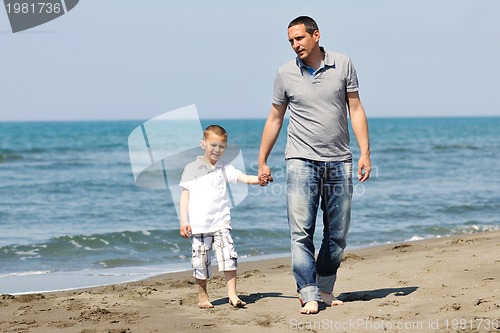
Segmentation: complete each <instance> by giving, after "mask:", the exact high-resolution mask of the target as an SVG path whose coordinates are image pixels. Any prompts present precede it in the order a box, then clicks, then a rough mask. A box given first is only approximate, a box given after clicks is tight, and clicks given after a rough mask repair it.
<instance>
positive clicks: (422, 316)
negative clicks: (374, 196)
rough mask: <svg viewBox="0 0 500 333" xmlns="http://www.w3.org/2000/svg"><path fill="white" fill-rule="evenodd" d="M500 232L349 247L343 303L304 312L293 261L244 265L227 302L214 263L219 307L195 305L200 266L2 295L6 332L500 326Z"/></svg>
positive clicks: (0, 313)
mask: <svg viewBox="0 0 500 333" xmlns="http://www.w3.org/2000/svg"><path fill="white" fill-rule="evenodd" d="M499 250H500V231H490V232H482V233H474V234H464V235H456V236H450V237H441V238H431V239H424V240H418V241H410V242H396V243H391V244H383V245H377V246H373V247H368V248H361V249H354V250H347V251H346V254H345V256H344V260H343V262H342V265H341V267H340V270H339V275H338V278H337V284H336V287H335V293H336V295H337V296H338V297H339V299H341V300H343V301H344V305H342V306H336V307H324V306H322V307H320V312H319V313H318V314H316V315H309V316H306V315H300V314H299V301H298V298H297V295H296V292H295V281H294V279H293V276H292V273H291V264H290V257H289V256H288V257H283V258H277V259H265V260H260V261H247V262H241V264H240V265H239V268H238V288H237V289H238V292H239V294H240V297H241V298H242V299H243V300H244V301H246V302H247V303H248V305H247V306H246V308H244V309H238V310H235V309H233V308H232V307H231V306H229V305H228V304H227V295H226V293H227V292H226V288H225V283H224V280H223V277H222V274H221V273H219V272H218V271H217V269H216V268H215V267H214V270H213V277H212V279H211V280H210V282H209V285H208V291H209V294H210V298H211V301H212V303H213V304H214V305H215V307H214V308H213V309H209V310H201V309H198V307H197V306H196V304H197V301H198V300H197V293H196V289H195V285H194V283H193V278H192V276H191V271H190V270H188V271H182V272H175V273H167V274H161V275H157V276H154V277H150V278H147V279H144V280H141V281H135V282H129V283H120V284H112V285H107V286H100V287H94V288H84V289H78V290H73V291H59V292H49V293H34V294H23V295H17V296H14V295H8V294H3V295H1V296H0V332H12V331H23V332H39V333H48V332H94V333H97V332H165V327H168V328H169V329H168V331H172V332H174V331H175V332H187V333H194V332H200V330H205V329H209V330H212V332H235V331H238V330H244V331H245V332H250V333H252V332H256V333H257V332H259V333H260V332H262V331H266V332H273V333H274V332H276V333H278V332H294V331H329V330H330V331H331V330H335V331H341V332H353V331H356V332H374V331H390V332H437V331H444V332H450V331H453V332H455V331H474V332H498V327H499V326H500V301H499V299H498V295H500V290H499V288H500V287H499V284H498V280H499V279H500V254H499V253H500V251H499Z"/></svg>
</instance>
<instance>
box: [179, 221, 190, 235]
mask: <svg viewBox="0 0 500 333" xmlns="http://www.w3.org/2000/svg"><path fill="white" fill-rule="evenodd" d="M180 233H181V236H182V237H184V238H188V237H190V236H191V226H190V225H189V224H186V225H183V226H181V230H180Z"/></svg>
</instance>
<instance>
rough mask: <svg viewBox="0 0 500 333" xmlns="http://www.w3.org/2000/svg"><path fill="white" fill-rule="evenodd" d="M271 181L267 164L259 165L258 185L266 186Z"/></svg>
mask: <svg viewBox="0 0 500 333" xmlns="http://www.w3.org/2000/svg"><path fill="white" fill-rule="evenodd" d="M272 181H273V176H271V168H269V166H268V165H267V164H263V165H259V185H260V186H267V185H268V184H269V182H272Z"/></svg>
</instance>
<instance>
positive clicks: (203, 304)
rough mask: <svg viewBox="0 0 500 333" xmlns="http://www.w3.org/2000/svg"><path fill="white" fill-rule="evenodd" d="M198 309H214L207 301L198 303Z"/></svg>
mask: <svg viewBox="0 0 500 333" xmlns="http://www.w3.org/2000/svg"><path fill="white" fill-rule="evenodd" d="M198 307H199V308H200V309H211V308H213V307H214V305H213V304H212V303H210V302H209V301H203V302H202V301H200V302H198Z"/></svg>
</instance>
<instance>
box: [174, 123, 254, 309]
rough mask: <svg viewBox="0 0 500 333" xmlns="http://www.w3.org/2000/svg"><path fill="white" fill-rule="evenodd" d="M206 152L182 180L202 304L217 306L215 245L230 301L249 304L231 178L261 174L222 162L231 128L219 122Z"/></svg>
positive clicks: (248, 179) (183, 214)
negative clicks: (240, 277)
mask: <svg viewBox="0 0 500 333" xmlns="http://www.w3.org/2000/svg"><path fill="white" fill-rule="evenodd" d="M200 146H201V148H202V149H203V150H204V154H203V156H198V158H197V159H196V161H194V162H191V163H189V164H188V165H187V166H186V167H185V168H184V173H183V174H182V178H181V181H180V186H182V187H183V191H182V194H181V200H180V223H181V227H180V234H181V236H182V237H185V238H187V237H189V236H191V242H192V260H191V263H192V265H193V269H194V273H193V276H194V277H195V278H196V284H197V285H198V298H199V303H198V307H200V308H202V309H208V308H213V307H214V306H213V304H212V303H210V301H209V298H208V293H207V280H208V278H210V249H211V248H212V245H213V248H214V253H215V257H216V259H217V263H218V266H219V271H223V272H224V277H225V280H226V284H227V288H228V297H229V304H231V305H232V306H233V307H235V308H241V307H244V306H245V305H246V303H245V302H243V301H242V300H240V298H239V297H238V295H237V294H236V268H237V258H238V254H237V253H236V251H235V250H234V244H233V240H232V238H231V234H230V232H229V230H230V229H231V224H230V222H231V215H230V202H229V198H228V194H227V184H226V183H227V182H231V183H236V182H237V181H240V182H244V183H247V184H259V179H258V177H257V176H249V175H245V174H243V173H242V172H241V171H239V170H237V169H236V168H234V167H233V166H232V165H226V164H224V163H223V162H222V157H223V156H224V152H225V149H226V146H227V132H226V131H225V130H224V129H223V128H222V127H220V126H218V125H211V126H208V127H207V128H206V129H205V131H204V133H203V140H202V141H201V142H200Z"/></svg>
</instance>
